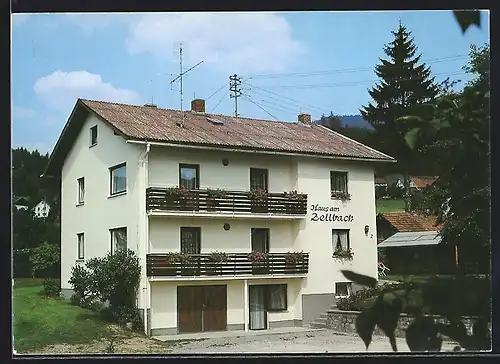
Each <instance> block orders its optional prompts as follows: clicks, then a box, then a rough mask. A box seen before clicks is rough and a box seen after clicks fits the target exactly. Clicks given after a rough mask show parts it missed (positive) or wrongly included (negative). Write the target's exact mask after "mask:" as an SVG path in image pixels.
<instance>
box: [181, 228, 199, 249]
mask: <svg viewBox="0 0 500 364" xmlns="http://www.w3.org/2000/svg"><path fill="white" fill-rule="evenodd" d="M200 251H201V228H199V227H181V252H182V253H184V254H200Z"/></svg>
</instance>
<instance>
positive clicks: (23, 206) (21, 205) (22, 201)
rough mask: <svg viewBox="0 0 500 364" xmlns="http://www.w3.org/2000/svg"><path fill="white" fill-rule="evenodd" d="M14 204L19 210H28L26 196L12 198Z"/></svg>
mask: <svg viewBox="0 0 500 364" xmlns="http://www.w3.org/2000/svg"><path fill="white" fill-rule="evenodd" d="M14 206H15V207H16V209H17V210H18V211H19V210H28V209H29V202H28V199H27V198H26V197H18V198H16V199H14Z"/></svg>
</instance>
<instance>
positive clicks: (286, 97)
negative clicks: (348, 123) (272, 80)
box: [250, 85, 328, 112]
mask: <svg viewBox="0 0 500 364" xmlns="http://www.w3.org/2000/svg"><path fill="white" fill-rule="evenodd" d="M250 86H252V87H254V88H256V89H258V90H262V91H264V92H267V93H269V94H272V95H275V96H278V97H279V98H284V99H288V100H290V101H294V102H296V103H298V104H299V105H303V106H307V107H310V108H313V109H316V110H320V111H322V112H323V111H324V110H327V109H328V108H325V107H317V106H314V105H310V104H307V103H305V102H302V101H299V100H296V99H292V98H291V97H288V96H283V95H279V94H277V93H275V92H272V91H269V90H266V89H264V88H262V87H258V86H255V85H250Z"/></svg>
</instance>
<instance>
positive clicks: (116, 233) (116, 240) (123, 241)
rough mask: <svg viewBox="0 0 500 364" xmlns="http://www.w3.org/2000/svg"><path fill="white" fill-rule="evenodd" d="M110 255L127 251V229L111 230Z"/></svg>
mask: <svg viewBox="0 0 500 364" xmlns="http://www.w3.org/2000/svg"><path fill="white" fill-rule="evenodd" d="M110 233H111V254H113V252H117V251H120V250H126V249H127V228H126V227H122V228H117V229H111V230H110Z"/></svg>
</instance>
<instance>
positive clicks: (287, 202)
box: [146, 187, 307, 219]
mask: <svg viewBox="0 0 500 364" xmlns="http://www.w3.org/2000/svg"><path fill="white" fill-rule="evenodd" d="M146 210H147V211H148V212H149V213H153V214H155V213H156V214H160V215H161V214H166V215H191V216H192V215H197V216H228V215H229V216H234V217H238V216H240V217H251V216H256V215H259V216H261V217H263V216H265V217H279V218H295V219H296V218H303V217H304V216H305V215H306V213H307V195H305V194H286V193H267V194H266V196H264V197H263V198H258V199H256V198H255V196H253V197H252V195H251V194H250V192H245V191H224V192H223V193H222V194H221V193H219V194H218V195H217V196H214V195H213V193H211V192H210V191H209V190H185V191H184V192H183V193H182V195H173V194H172V193H171V189H168V188H160V187H149V188H147V189H146Z"/></svg>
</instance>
